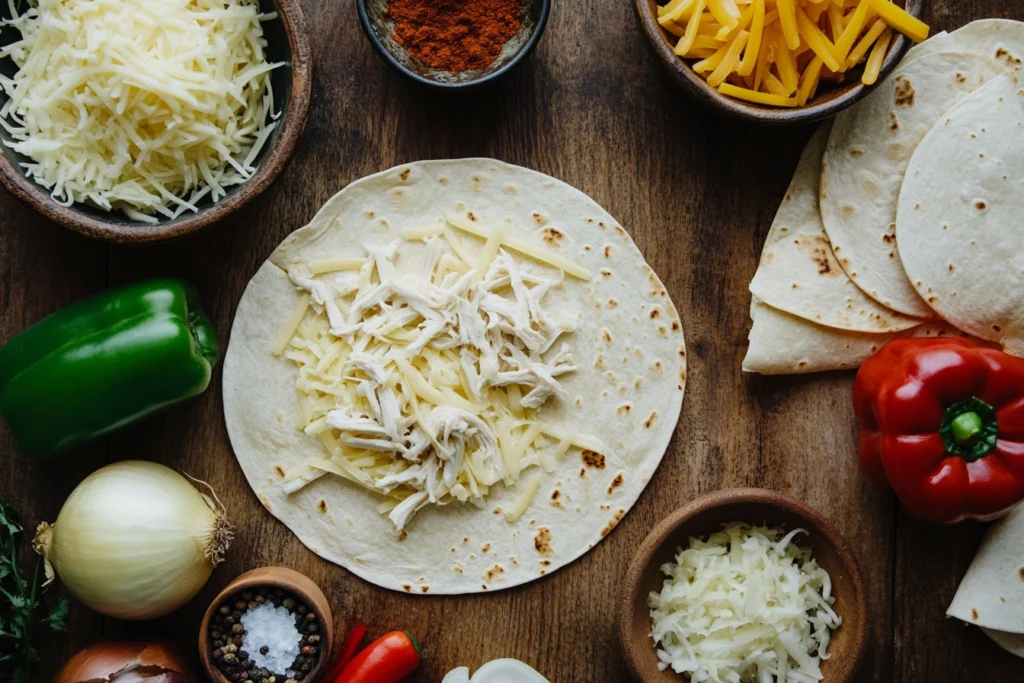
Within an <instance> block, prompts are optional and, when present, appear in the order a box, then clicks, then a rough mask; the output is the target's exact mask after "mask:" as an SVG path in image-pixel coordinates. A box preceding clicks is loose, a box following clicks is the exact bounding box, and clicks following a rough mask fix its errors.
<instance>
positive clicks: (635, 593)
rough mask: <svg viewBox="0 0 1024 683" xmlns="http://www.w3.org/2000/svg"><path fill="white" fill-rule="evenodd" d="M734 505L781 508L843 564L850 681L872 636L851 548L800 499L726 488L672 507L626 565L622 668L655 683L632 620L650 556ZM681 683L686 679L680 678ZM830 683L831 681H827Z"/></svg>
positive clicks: (620, 622)
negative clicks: (698, 520)
mask: <svg viewBox="0 0 1024 683" xmlns="http://www.w3.org/2000/svg"><path fill="white" fill-rule="evenodd" d="M737 504H756V505H764V506H768V507H773V508H778V509H781V510H783V511H785V512H787V513H789V514H792V515H794V516H797V517H799V518H801V519H802V520H804V521H805V522H806V526H808V527H810V528H811V529H812V530H813V531H814V532H815V533H816V534H817V536H818V537H819V538H821V539H822V540H824V541H825V542H826V543H828V544H829V545H831V546H832V547H833V548H834V549H835V552H836V555H837V556H838V557H839V560H840V562H841V563H842V565H843V568H844V570H845V573H846V575H847V578H848V581H849V583H850V585H851V586H852V595H851V596H850V598H851V603H852V604H853V611H854V613H855V614H856V615H857V619H856V620H854V619H849V618H845V619H844V625H845V624H847V623H849V624H851V627H853V628H852V636H853V641H852V646H851V650H850V660H851V662H850V665H849V667H848V674H849V675H848V677H846V678H843V679H839V680H840V681H848V680H852V678H853V677H854V676H855V675H856V673H857V671H858V670H859V669H860V668H861V666H862V665H863V663H864V659H865V657H866V655H867V646H868V641H869V635H870V628H869V626H868V614H867V598H866V595H865V592H864V578H863V574H862V573H861V570H860V565H859V563H858V562H857V556H856V555H855V554H854V551H853V547H852V546H851V545H850V543H849V541H847V539H846V537H845V536H843V534H842V533H841V532H840V531H839V529H837V528H836V527H835V526H834V525H833V524H832V523H831V522H829V521H828V520H827V519H826V518H825V517H824V516H823V515H822V514H821V513H820V512H818V511H817V510H815V509H814V508H812V507H811V506H809V505H808V504H807V503H805V502H803V501H802V500H800V499H798V498H795V497H793V496H789V495H786V494H784V493H780V492H778V491H773V490H771V489H763V488H727V489H720V490H718V491H714V492H711V493H707V494H704V495H702V496H698V497H697V498H695V499H693V500H691V501H690V502H688V503H686V504H685V505H683V506H681V507H679V508H676V509H675V510H673V511H672V512H670V513H669V514H668V515H667V516H666V517H664V518H663V519H662V520H661V521H659V522H658V523H657V524H655V525H654V527H653V528H652V529H651V531H650V532H649V533H648V534H647V536H646V537H645V538H644V540H643V542H642V543H641V544H640V547H639V548H638V549H637V551H636V554H635V555H634V556H633V559H632V560H631V561H630V564H629V568H628V569H627V571H626V574H625V576H624V577H623V583H622V592H621V594H620V597H619V604H618V610H617V614H616V627H617V630H618V641H619V646H620V648H621V649H622V652H623V658H624V659H625V661H626V666H627V668H628V669H629V671H630V673H631V674H632V676H633V677H634V678H635V679H636V680H638V681H644V683H659V682H658V681H651V680H649V679H646V678H644V677H643V668H642V666H641V661H640V659H639V657H638V651H639V650H642V651H644V652H647V651H648V650H649V651H650V652H651V653H653V652H654V648H653V647H651V646H650V645H651V643H645V644H644V645H645V647H643V648H638V647H637V643H636V639H635V638H634V629H633V625H632V617H633V614H634V611H635V608H636V605H637V601H638V600H639V599H641V598H643V599H644V600H645V604H646V597H645V596H642V595H641V594H640V593H641V591H642V583H643V581H642V579H643V575H644V573H645V570H646V569H647V568H648V566H649V565H650V563H651V562H652V561H653V559H654V556H655V555H656V554H657V552H658V551H659V550H660V549H661V548H662V546H663V545H664V544H665V542H666V540H667V539H668V538H669V536H671V535H672V533H673V532H674V531H675V530H676V529H678V528H679V527H680V526H682V525H683V524H685V523H686V522H687V521H689V520H690V519H692V518H693V517H695V516H697V515H699V514H701V513H704V512H707V511H709V510H713V509H716V508H721V507H726V506H730V505H737ZM679 680H680V681H684V680H685V679H684V678H683V677H682V676H680V677H679ZM829 680H832V679H829Z"/></svg>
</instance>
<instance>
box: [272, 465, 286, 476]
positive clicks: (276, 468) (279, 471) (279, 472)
mask: <svg viewBox="0 0 1024 683" xmlns="http://www.w3.org/2000/svg"><path fill="white" fill-rule="evenodd" d="M274 471H275V472H277V476H279V477H283V476H284V469H282V468H281V466H280V465H274Z"/></svg>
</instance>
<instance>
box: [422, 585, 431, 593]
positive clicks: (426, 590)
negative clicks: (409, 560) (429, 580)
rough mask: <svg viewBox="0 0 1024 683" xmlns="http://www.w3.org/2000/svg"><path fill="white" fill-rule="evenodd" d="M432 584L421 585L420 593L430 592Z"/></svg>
mask: <svg viewBox="0 0 1024 683" xmlns="http://www.w3.org/2000/svg"><path fill="white" fill-rule="evenodd" d="M429 592H430V586H420V593H429Z"/></svg>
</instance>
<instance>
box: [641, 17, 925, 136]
mask: <svg viewBox="0 0 1024 683" xmlns="http://www.w3.org/2000/svg"><path fill="white" fill-rule="evenodd" d="M635 2H636V13H637V17H639V19H640V25H641V26H642V27H643V30H644V33H646V34H647V38H648V40H649V41H650V43H651V47H653V48H654V53H655V54H656V55H657V57H658V60H659V61H660V62H661V63H662V65H663V66H664V67H665V68H666V69H667V70H668V72H669V73H670V74H671V75H672V77H673V78H674V79H675V80H676V82H678V83H679V85H681V86H682V87H683V90H685V91H686V92H687V93H689V94H690V95H691V96H692V97H693V98H694V99H696V100H697V101H698V102H699V103H700V104H702V105H704V106H705V107H708V108H710V109H713V110H715V111H718V112H722V113H723V114H726V115H728V116H730V117H732V118H736V119H740V120H744V121H752V122H754V123H764V124H774V125H791V124H800V123H811V122H813V121H820V120H822V119H826V118H829V117H831V116H835V115H836V114H838V113H839V112H841V111H842V110H844V109H846V108H847V107H849V106H851V105H852V104H854V103H855V102H857V101H858V100H861V99H863V98H864V97H865V96H867V94H868V93H869V92H871V90H872V88H874V87H875V85H878V84H879V83H881V82H882V81H884V80H885V78H886V76H888V75H889V73H890V72H891V71H892V70H893V69H894V68H896V65H897V64H899V61H900V60H901V59H903V55H904V54H906V52H907V50H908V49H910V45H911V41H910V39H909V38H907V37H906V36H904V35H903V34H901V33H897V34H896V36H895V38H894V39H893V41H892V43H891V44H890V45H889V52H888V54H887V55H886V56H885V60H884V61H883V62H882V69H881V72H880V73H879V75H878V80H877V81H876V82H875V85H870V86H868V85H864V84H863V83H861V82H860V73H861V68H860V67H859V68H857V69H855V70H853V71H851V72H850V78H849V79H848V80H847V82H846V83H843V84H840V85H836V86H832V87H825V85H823V86H822V87H821V88H820V89H819V90H818V93H817V95H815V97H814V99H813V100H811V101H810V102H808V103H807V104H805V105H804V106H802V107H796V108H793V109H784V108H781V107H767V106H762V105H759V104H754V103H752V102H745V101H743V100H738V99H735V98H732V97H729V96H727V95H723V94H721V93H720V92H718V91H717V90H716V89H714V88H712V87H711V86H710V85H708V82H707V81H705V80H704V79H703V78H702V77H701V76H700V75H699V74H697V73H695V72H694V71H693V69H691V68H690V65H689V64H688V63H687V62H686V60H684V59H683V58H681V57H678V56H677V55H676V54H675V53H674V52H673V51H672V48H673V46H674V45H675V37H674V36H672V35H671V34H670V33H668V32H667V31H666V30H665V29H663V28H662V27H661V25H660V24H659V23H658V5H659V4H664V2H659V1H658V0H635ZM896 4H897V5H899V6H901V7H904V8H905V9H906V10H907V11H908V12H909V13H910V14H912V15H914V16H915V17H920V16H921V10H922V7H923V6H924V0H896Z"/></svg>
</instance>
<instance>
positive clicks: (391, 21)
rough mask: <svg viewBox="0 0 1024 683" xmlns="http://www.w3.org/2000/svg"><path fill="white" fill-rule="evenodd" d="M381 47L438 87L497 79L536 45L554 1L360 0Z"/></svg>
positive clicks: (409, 72) (408, 71)
mask: <svg viewBox="0 0 1024 683" xmlns="http://www.w3.org/2000/svg"><path fill="white" fill-rule="evenodd" d="M356 4H357V6H358V8H359V20H360V22H361V23H362V25H363V30H365V31H366V35H367V36H368V37H369V39H370V42H371V43H372V44H373V46H374V48H376V50H377V52H379V53H380V54H381V56H382V57H384V59H385V60H387V62H388V63H389V64H391V65H392V66H393V67H394V68H395V69H397V70H398V71H399V72H400V73H402V74H404V75H405V76H408V77H409V78H411V79H412V80H414V81H417V82H419V83H423V84H424V85H428V86H431V87H434V88H439V89H445V90H447V89H455V88H467V87H473V86H477V85H481V84H483V83H486V82H488V81H492V80H494V79H496V78H498V77H500V76H501V75H502V74H504V73H506V72H507V71H509V70H510V69H512V68H513V67H514V66H515V65H516V64H518V63H519V62H520V61H521V60H522V59H523V58H524V57H526V55H528V54H529V53H530V51H531V50H533V48H534V46H535V45H536V44H537V41H538V40H540V37H541V34H542V33H544V27H545V26H546V25H547V21H548V14H549V12H550V11H551V0H357V3H356Z"/></svg>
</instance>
